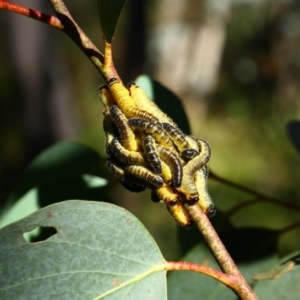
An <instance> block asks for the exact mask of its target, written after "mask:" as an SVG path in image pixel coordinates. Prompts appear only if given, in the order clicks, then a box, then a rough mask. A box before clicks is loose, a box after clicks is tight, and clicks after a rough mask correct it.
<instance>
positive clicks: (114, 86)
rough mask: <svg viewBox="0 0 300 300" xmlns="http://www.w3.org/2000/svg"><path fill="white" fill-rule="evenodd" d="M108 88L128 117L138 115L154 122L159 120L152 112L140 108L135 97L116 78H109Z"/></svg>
mask: <svg viewBox="0 0 300 300" xmlns="http://www.w3.org/2000/svg"><path fill="white" fill-rule="evenodd" d="M108 88H109V90H110V91H111V94H112V97H113V99H114V100H115V102H116V104H117V105H118V106H119V108H120V109H121V111H122V112H123V113H124V115H125V116H126V117H127V118H132V117H138V118H144V119H147V120H149V121H151V122H154V123H156V122H158V119H157V118H156V117H154V116H153V115H152V114H150V113H148V112H147V111H145V110H141V109H140V108H138V106H137V105H136V104H135V101H134V100H133V98H132V97H131V96H130V95H129V91H128V90H127V89H126V87H125V86H124V85H123V84H122V83H121V82H120V81H118V80H117V79H116V78H111V79H110V80H109V82H108Z"/></svg>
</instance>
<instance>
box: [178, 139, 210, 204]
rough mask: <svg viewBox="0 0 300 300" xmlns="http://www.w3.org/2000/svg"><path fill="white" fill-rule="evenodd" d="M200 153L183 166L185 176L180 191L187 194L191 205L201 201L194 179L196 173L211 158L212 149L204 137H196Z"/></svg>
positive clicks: (187, 199)
mask: <svg viewBox="0 0 300 300" xmlns="http://www.w3.org/2000/svg"><path fill="white" fill-rule="evenodd" d="M196 141H197V143H198V146H199V149H200V154H199V155H198V156H196V157H194V158H193V159H191V160H190V161H189V162H188V163H187V164H186V165H185V166H184V167H183V178H182V183H181V186H180V187H179V188H178V191H180V192H182V193H183V194H184V195H185V196H186V201H187V203H188V204H189V205H193V204H195V203H196V202H198V201H199V194H198V191H197V187H196V185H195V181H194V175H195V173H196V171H197V170H199V169H201V168H202V167H203V166H204V165H205V164H206V163H207V162H208V161H209V159H210V155H211V151H210V147H209V145H208V143H207V142H206V141H204V140H203V139H200V138H197V139H196Z"/></svg>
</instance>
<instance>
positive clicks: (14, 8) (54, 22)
mask: <svg viewBox="0 0 300 300" xmlns="http://www.w3.org/2000/svg"><path fill="white" fill-rule="evenodd" d="M0 9H5V10H8V11H11V12H14V13H17V14H20V15H23V16H26V17H29V18H32V19H35V20H37V21H40V22H43V23H46V24H48V25H49V26H51V27H54V28H56V29H59V30H63V29H64V26H63V24H62V23H61V22H60V20H59V19H58V18H56V17H55V16H50V15H47V14H44V13H42V12H40V11H38V10H36V9H32V8H28V7H26V6H23V5H20V4H15V3H11V2H7V1H3V0H0Z"/></svg>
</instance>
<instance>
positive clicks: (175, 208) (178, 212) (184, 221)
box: [167, 202, 193, 229]
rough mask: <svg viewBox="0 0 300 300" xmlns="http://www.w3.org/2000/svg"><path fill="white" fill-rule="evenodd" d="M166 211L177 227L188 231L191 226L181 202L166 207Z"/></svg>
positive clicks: (189, 218) (191, 222)
mask: <svg viewBox="0 0 300 300" xmlns="http://www.w3.org/2000/svg"><path fill="white" fill-rule="evenodd" d="M167 209H168V211H169V212H170V214H171V215H172V217H173V218H174V219H175V221H176V222H177V223H178V224H179V225H181V226H183V227H185V228H186V229H188V228H190V227H191V225H192V224H193V221H192V219H191V217H190V215H189V213H188V212H187V210H186V209H185V207H184V205H183V204H182V203H181V202H177V204H175V205H167Z"/></svg>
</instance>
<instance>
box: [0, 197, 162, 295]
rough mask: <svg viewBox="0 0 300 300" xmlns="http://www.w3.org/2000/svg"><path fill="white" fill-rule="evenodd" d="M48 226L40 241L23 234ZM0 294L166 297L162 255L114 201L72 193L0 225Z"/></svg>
mask: <svg viewBox="0 0 300 300" xmlns="http://www.w3.org/2000/svg"><path fill="white" fill-rule="evenodd" d="M37 227H42V228H44V227H47V228H54V229H55V231H54V232H53V234H52V235H51V236H50V237H48V238H47V239H45V240H43V241H39V242H38V243H28V242H27V241H26V240H25V239H24V236H23V235H24V233H26V232H30V231H32V230H34V229H35V228H37ZM0 257H1V260H0V270H1V276H0V299H31V300H33V299H103V298H105V299H128V300H129V299H149V300H150V299H166V274H165V273H166V272H165V271H164V270H163V265H164V258H163V257H162V254H161V253H160V250H159V249H158V247H157V245H156V244H155V242H154V240H153V239H152V237H151V236H150V235H149V233H148V232H147V230H146V229H145V228H144V226H143V225H142V224H141V223H140V222H139V220H137V219H136V218H135V217H134V216H133V215H132V214H131V213H129V212H128V211H126V210H124V209H122V208H120V207H117V206H115V205H112V204H107V203H99V202H89V201H79V200H70V201H64V202H61V203H57V204H53V205H50V206H47V207H44V208H43V209H41V210H39V211H37V212H35V213H34V214H32V215H30V216H28V217H26V218H24V219H22V220H20V221H18V222H15V223H12V224H10V225H8V226H6V227H4V228H2V229H1V230H0Z"/></svg>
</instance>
